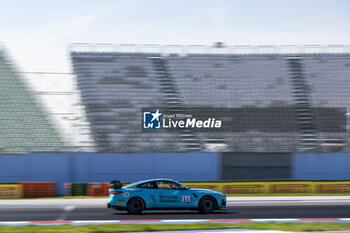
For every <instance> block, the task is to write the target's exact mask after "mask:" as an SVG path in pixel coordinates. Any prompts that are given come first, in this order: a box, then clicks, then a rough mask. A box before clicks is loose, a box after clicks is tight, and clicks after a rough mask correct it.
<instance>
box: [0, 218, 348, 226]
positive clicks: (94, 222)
mask: <svg viewBox="0 0 350 233" xmlns="http://www.w3.org/2000/svg"><path fill="white" fill-rule="evenodd" d="M238 222H349V223H350V218H280V219H275V218H273V219H174V220H170V219H169V220H168V219H166V220H82V221H68V220H67V221H0V225H8V226H20V225H63V224H69V225H99V224H158V223H170V224H180V223H238Z"/></svg>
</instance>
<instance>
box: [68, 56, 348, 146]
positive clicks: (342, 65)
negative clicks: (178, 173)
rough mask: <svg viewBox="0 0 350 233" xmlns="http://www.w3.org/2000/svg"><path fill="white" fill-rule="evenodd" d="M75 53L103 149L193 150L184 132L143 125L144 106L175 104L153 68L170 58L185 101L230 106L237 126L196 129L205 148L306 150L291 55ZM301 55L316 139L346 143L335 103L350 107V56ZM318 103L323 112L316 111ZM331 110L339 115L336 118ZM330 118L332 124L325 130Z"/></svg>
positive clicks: (179, 95) (170, 71)
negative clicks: (150, 129) (156, 59)
mask: <svg viewBox="0 0 350 233" xmlns="http://www.w3.org/2000/svg"><path fill="white" fill-rule="evenodd" d="M71 56H72V60H73V65H74V70H75V73H76V74H77V78H78V84H79V88H80V89H81V91H82V97H83V102H84V104H85V106H86V108H87V116H88V119H89V120H90V122H91V127H92V133H93V136H94V138H95V140H96V142H97V146H98V150H99V151H115V152H128V151H129V152H132V151H187V150H188V148H186V142H184V140H182V139H181V137H180V134H179V133H176V132H170V133H169V132H167V131H165V130H161V131H160V132H161V133H144V132H142V130H141V122H140V121H141V109H142V108H152V107H153V108H155V107H169V106H167V101H166V99H167V96H165V94H164V93H162V91H161V90H162V86H161V85H162V84H161V81H164V80H160V79H159V78H157V70H156V69H155V68H154V66H152V58H154V57H163V59H165V60H166V64H167V67H166V72H167V78H168V79H169V80H170V79H171V82H167V83H171V85H170V84H168V85H170V86H169V87H171V88H173V89H174V90H175V91H174V93H175V94H174V96H175V97H176V98H178V100H176V101H179V102H180V103H181V106H190V107H202V108H206V109H209V108H215V107H216V108H217V107H222V108H223V109H230V110H231V112H230V114H231V115H230V117H231V122H232V124H231V126H232V130H231V131H225V132H197V134H196V135H197V136H198V138H199V140H200V141H201V144H202V146H201V148H200V150H206V145H208V144H210V143H212V142H215V141H216V142H220V143H222V144H225V145H226V147H225V148H224V149H222V150H226V151H239V152H242V151H248V152H294V151H302V150H304V149H305V148H303V146H302V143H301V139H300V138H301V137H307V136H308V135H306V134H301V132H300V124H299V125H298V120H297V117H296V113H295V106H296V99H295V95H293V88H295V87H294V86H293V83H292V80H291V78H290V71H289V70H288V62H287V60H286V59H287V57H288V56H289V55H287V54H249V55H234V54H188V55H186V56H180V55H178V54H169V55H167V56H162V55H161V54H156V53H121V52H119V53H118V52H72V53H71ZM293 56H295V54H294V55H293ZM298 56H300V57H302V58H303V59H302V60H301V62H302V63H303V69H304V73H305V82H306V81H307V84H305V85H309V86H311V92H310V93H308V94H309V95H308V96H309V98H310V101H311V106H310V109H311V110H312V111H314V112H315V124H316V126H315V128H316V130H318V132H317V133H318V134H317V140H321V141H322V140H323V139H327V138H333V139H335V140H340V141H342V140H344V138H345V137H346V134H345V131H342V130H340V128H341V127H340V126H339V125H341V124H345V121H344V116H343V115H344V112H342V111H340V110H339V109H336V110H334V109H330V107H331V108H341V107H343V108H344V107H347V108H349V106H348V105H349V104H350V81H349V76H350V65H349V64H350V56H349V55H347V54H339V55H334V54H323V55H317V54H315V55H313V54H311V55H307V54H299V55H298ZM153 62H154V60H153ZM320 66H322V68H321V67H320ZM327 67H328V68H327ZM346 77H348V78H346ZM165 81H166V80H165ZM316 107H317V108H319V109H318V110H313V109H314V108H316ZM325 108H328V109H325ZM321 113H322V114H321ZM333 113H334V114H333ZM332 114H333V115H336V116H335V117H330V116H331V115H332ZM325 116H328V117H325ZM135 119H140V121H138V120H135ZM326 122H328V123H331V124H329V125H333V126H334V127H333V128H332V127H331V128H329V127H328V128H327V127H325V125H327V123H326ZM299 123H300V120H299ZM197 136H196V137H197ZM313 149H315V148H313Z"/></svg>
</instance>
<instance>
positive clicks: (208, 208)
mask: <svg viewBox="0 0 350 233" xmlns="http://www.w3.org/2000/svg"><path fill="white" fill-rule="evenodd" d="M198 209H199V211H200V212H202V213H206V214H209V213H212V212H213V211H214V210H215V209H216V201H215V199H214V198H213V197H210V196H206V197H203V198H202V199H201V200H200V202H199V206H198Z"/></svg>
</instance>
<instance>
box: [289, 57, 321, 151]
mask: <svg viewBox="0 0 350 233" xmlns="http://www.w3.org/2000/svg"><path fill="white" fill-rule="evenodd" d="M286 60H287V63H288V68H289V79H290V82H291V84H292V88H293V93H292V95H293V98H294V102H295V107H294V109H295V114H296V120H297V123H298V126H299V131H300V137H301V150H302V151H311V150H314V149H316V148H317V147H318V146H319V145H318V139H317V135H316V129H315V124H314V117H313V113H312V109H311V107H310V106H311V101H310V97H309V86H308V84H307V81H306V79H305V76H304V73H303V65H302V58H301V57H287V58H286Z"/></svg>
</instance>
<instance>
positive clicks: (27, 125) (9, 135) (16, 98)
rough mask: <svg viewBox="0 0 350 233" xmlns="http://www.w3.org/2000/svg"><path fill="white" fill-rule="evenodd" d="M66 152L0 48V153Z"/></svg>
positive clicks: (41, 110) (40, 107)
mask: <svg viewBox="0 0 350 233" xmlns="http://www.w3.org/2000/svg"><path fill="white" fill-rule="evenodd" d="M60 151H67V150H66V148H65V146H64V144H63V143H62V141H61V140H60V138H59V137H58V135H57V133H56V131H55V130H54V128H53V126H52V125H51V124H50V122H49V120H48V119H47V116H46V115H45V112H44V111H43V109H42V106H40V105H39V104H38V103H37V102H36V100H35V98H34V97H33V94H32V93H31V91H30V89H29V88H28V87H27V86H26V85H25V83H24V82H23V80H22V79H21V77H20V76H19V75H18V73H17V72H16V70H15V69H14V67H13V65H12V64H11V63H10V62H9V60H8V58H7V56H6V55H5V53H4V52H3V51H2V50H0V152H1V154H20V153H27V152H60Z"/></svg>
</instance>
